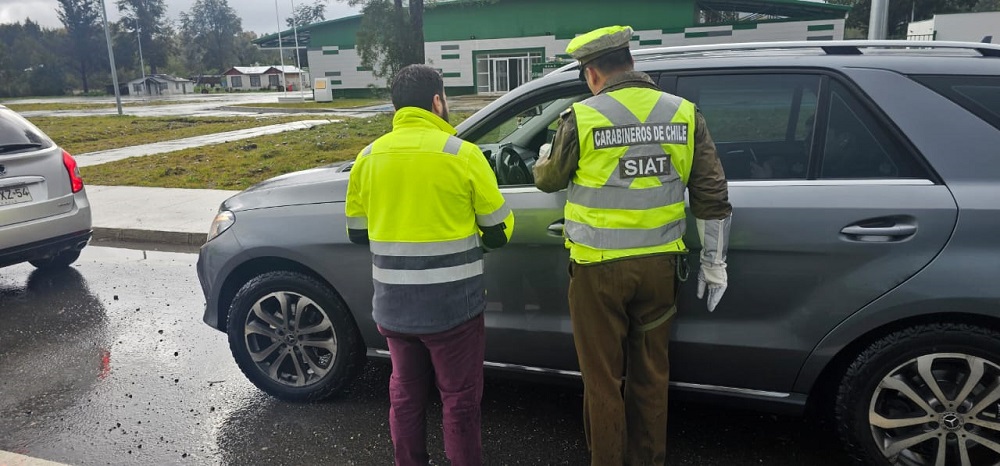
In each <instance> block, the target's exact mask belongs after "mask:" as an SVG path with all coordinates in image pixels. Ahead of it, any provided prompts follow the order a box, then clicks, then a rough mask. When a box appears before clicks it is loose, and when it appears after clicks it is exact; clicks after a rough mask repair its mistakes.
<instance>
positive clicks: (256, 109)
mask: <svg viewBox="0 0 1000 466" xmlns="http://www.w3.org/2000/svg"><path fill="white" fill-rule="evenodd" d="M216 110H219V111H223V112H244V113H323V114H331V113H332V114H338V113H339V114H345V113H392V112H390V111H385V110H363V109H361V108H358V107H355V108H349V107H348V108H331V109H319V108H316V109H312V108H274V107H233V106H225V107H219V108H217V109H216Z"/></svg>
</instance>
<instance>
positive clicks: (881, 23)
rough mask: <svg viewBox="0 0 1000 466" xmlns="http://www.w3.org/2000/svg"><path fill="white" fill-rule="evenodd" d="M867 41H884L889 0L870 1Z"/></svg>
mask: <svg viewBox="0 0 1000 466" xmlns="http://www.w3.org/2000/svg"><path fill="white" fill-rule="evenodd" d="M871 10H872V11H871V17H870V18H869V20H868V40H885V36H886V29H888V22H889V0H872V9H871Z"/></svg>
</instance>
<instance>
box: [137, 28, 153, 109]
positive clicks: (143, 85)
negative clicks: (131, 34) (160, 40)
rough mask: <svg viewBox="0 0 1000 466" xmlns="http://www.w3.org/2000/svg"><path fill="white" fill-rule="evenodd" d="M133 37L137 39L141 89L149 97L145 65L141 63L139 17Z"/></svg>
mask: <svg viewBox="0 0 1000 466" xmlns="http://www.w3.org/2000/svg"><path fill="white" fill-rule="evenodd" d="M135 35H136V38H138V39H139V71H141V72H142V89H143V91H144V92H145V93H146V94H147V95H149V94H150V92H149V87H148V86H147V84H146V64H145V63H143V61H142V26H140V25H139V17H138V16H136V18H135Z"/></svg>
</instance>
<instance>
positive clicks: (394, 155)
mask: <svg viewBox="0 0 1000 466" xmlns="http://www.w3.org/2000/svg"><path fill="white" fill-rule="evenodd" d="M454 134H455V129H454V128H452V127H451V125H449V124H448V123H447V122H445V121H444V120H442V119H441V118H439V117H438V116H437V115H434V114H433V113H431V112H428V111H426V110H422V109H419V108H415V107H405V108H402V109H400V110H399V111H397V112H396V115H395V117H394V118H393V130H392V132H390V133H389V134H386V135H385V136H382V137H381V138H379V139H377V140H376V141H375V142H373V143H372V144H371V145H369V146H368V147H366V148H365V149H364V150H363V151H361V153H360V154H359V155H358V157H357V160H356V162H355V164H354V166H353V167H352V168H351V174H350V183H349V185H348V190H347V202H346V206H345V214H346V216H347V228H348V229H349V230H355V231H360V230H367V236H368V239H369V244H370V247H371V252H372V279H373V283H374V291H375V294H374V297H373V300H372V314H373V317H374V319H375V322H377V323H378V324H379V325H381V326H383V327H385V328H387V329H389V330H393V331H396V332H403V333H416V334H426V333H437V332H442V331H445V330H448V329H451V328H453V327H455V326H456V325H458V324H461V323H463V322H466V321H468V320H469V319H470V318H472V317H475V316H476V315H478V314H479V313H481V312H483V310H485V307H486V290H485V283H484V279H483V249H482V242H481V240H480V235H481V234H482V233H481V230H480V228H481V227H490V226H495V225H499V224H504V225H505V226H506V229H505V230H504V233H505V234H506V235H507V238H508V239H509V238H510V235H511V232H513V229H514V215H513V213H512V212H511V210H510V208H509V207H508V206H507V204H506V203H505V202H504V198H503V196H502V195H501V194H500V189H499V188H498V187H497V180H496V176H495V175H494V173H493V170H492V169H491V168H490V165H489V162H487V160H486V158H485V157H484V156H483V153H482V152H481V151H480V150H479V148H478V147H476V145H475V144H472V143H469V142H466V141H463V140H461V139H459V138H457V137H455V136H454ZM344 267H351V265H350V264H344Z"/></svg>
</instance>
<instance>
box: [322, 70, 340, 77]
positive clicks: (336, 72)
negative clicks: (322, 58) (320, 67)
mask: <svg viewBox="0 0 1000 466" xmlns="http://www.w3.org/2000/svg"><path fill="white" fill-rule="evenodd" d="M323 75H324V76H326V77H328V78H329V77H330V76H340V72H339V71H327V72H326V73H323Z"/></svg>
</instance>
